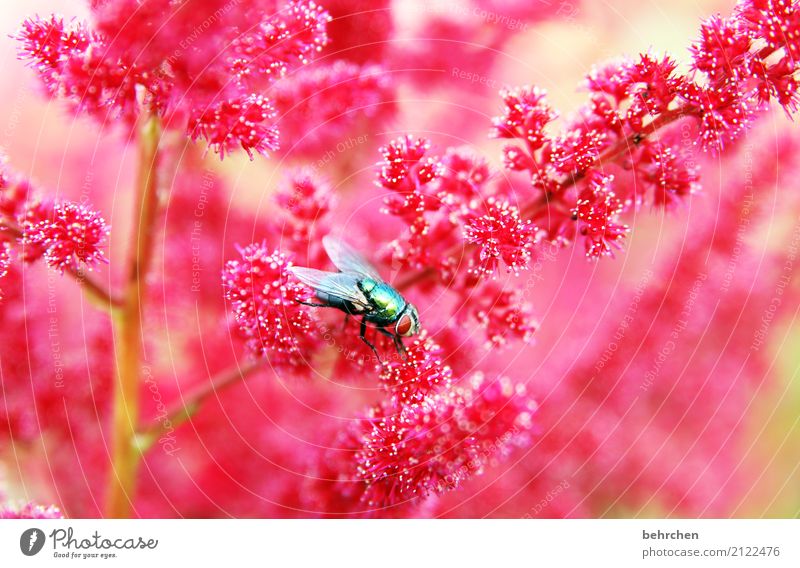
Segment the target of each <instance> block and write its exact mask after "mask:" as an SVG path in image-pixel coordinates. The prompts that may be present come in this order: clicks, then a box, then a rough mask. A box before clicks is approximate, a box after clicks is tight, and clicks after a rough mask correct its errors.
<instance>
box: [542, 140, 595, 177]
mask: <svg viewBox="0 0 800 568" xmlns="http://www.w3.org/2000/svg"><path fill="white" fill-rule="evenodd" d="M605 140H606V135H605V134H604V133H602V132H598V131H596V130H582V129H575V130H570V131H568V132H567V133H566V134H564V135H562V136H560V137H558V138H557V139H556V140H554V141H553V148H552V162H553V166H555V168H556V169H557V170H558V171H559V172H560V173H562V174H565V175H574V174H576V173H577V172H584V171H586V170H588V169H589V168H590V167H592V166H593V165H594V164H595V162H596V161H597V158H598V156H599V155H600V151H601V149H602V148H603V143H604V142H605Z"/></svg>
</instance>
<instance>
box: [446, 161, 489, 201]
mask: <svg viewBox="0 0 800 568" xmlns="http://www.w3.org/2000/svg"><path fill="white" fill-rule="evenodd" d="M490 177H491V172H490V170H489V163H488V162H487V161H486V159H485V158H483V157H482V156H479V155H478V154H476V153H475V152H474V151H472V150H470V149H469V148H448V149H447V152H445V154H444V156H442V159H441V173H440V174H439V177H438V184H439V185H438V187H437V196H438V197H439V199H440V200H441V201H442V202H443V203H448V204H451V205H454V204H455V203H457V202H461V203H464V204H466V205H469V204H470V202H471V201H472V200H474V199H485V197H486V195H484V193H485V185H486V182H488V181H489V178H490Z"/></svg>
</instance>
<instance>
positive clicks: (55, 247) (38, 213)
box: [23, 202, 110, 273]
mask: <svg viewBox="0 0 800 568" xmlns="http://www.w3.org/2000/svg"><path fill="white" fill-rule="evenodd" d="M109 231H110V228H109V227H108V225H107V224H106V222H105V220H104V219H103V218H102V217H101V216H100V214H99V213H97V212H96V211H92V210H90V209H88V208H86V207H84V206H83V205H77V204H75V203H69V202H62V203H57V204H56V205H55V206H53V208H52V210H50V209H49V208H48V207H45V206H42V205H39V206H33V207H32V208H31V209H30V210H29V213H28V215H27V216H26V217H25V221H24V223H23V234H24V236H23V246H25V247H31V248H32V251H28V250H26V255H25V260H27V261H32V260H35V259H36V258H37V257H38V253H39V251H41V253H42V254H43V255H44V260H45V262H46V263H47V264H48V266H50V267H51V268H54V269H55V270H57V271H58V272H61V273H63V272H64V270H67V269H73V270H77V269H79V268H80V267H81V265H83V266H85V267H86V268H87V269H88V270H91V269H92V268H93V267H94V266H95V265H96V264H97V263H99V262H108V261H107V260H106V258H105V255H104V254H103V250H102V249H103V245H104V244H105V240H106V237H107V236H108V233H109ZM33 251H36V252H33Z"/></svg>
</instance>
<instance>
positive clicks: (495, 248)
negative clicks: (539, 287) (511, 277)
mask: <svg viewBox="0 0 800 568" xmlns="http://www.w3.org/2000/svg"><path fill="white" fill-rule="evenodd" d="M486 204H487V208H486V209H487V210H486V213H484V214H482V215H475V216H473V217H472V218H471V219H469V220H468V221H467V224H466V226H465V227H464V238H465V239H466V240H467V242H470V243H473V244H476V245H478V246H479V247H480V265H479V268H477V269H476V270H477V271H478V272H480V273H483V274H493V273H494V272H495V271H496V270H497V267H498V265H499V264H500V261H501V260H502V261H503V262H504V263H505V264H506V266H507V267H508V269H509V270H510V271H513V272H514V273H517V272H519V271H520V270H524V269H526V268H527V266H528V262H530V259H531V255H532V249H533V245H534V244H535V243H536V236H537V230H536V227H534V225H533V224H532V223H531V222H530V221H527V220H523V219H521V218H520V216H519V210H518V209H517V208H516V207H514V206H513V205H509V204H508V203H507V202H505V201H497V200H495V199H494V198H493V197H490V198H489V199H488V200H487V202H486Z"/></svg>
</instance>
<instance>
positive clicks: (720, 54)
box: [690, 16, 752, 81]
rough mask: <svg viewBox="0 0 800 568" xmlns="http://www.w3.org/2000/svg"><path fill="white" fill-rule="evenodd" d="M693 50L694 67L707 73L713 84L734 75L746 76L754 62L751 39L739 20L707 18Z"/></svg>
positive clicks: (716, 17) (692, 47)
mask: <svg viewBox="0 0 800 568" xmlns="http://www.w3.org/2000/svg"><path fill="white" fill-rule="evenodd" d="M690 51H691V52H692V56H693V62H692V67H693V68H694V69H696V70H697V71H701V72H703V73H705V74H706V75H707V76H708V77H709V79H711V80H712V81H724V80H725V78H726V77H729V76H731V75H733V76H735V77H741V76H742V75H746V74H747V70H748V69H749V67H750V60H751V59H752V56H751V55H750V53H749V52H750V38H749V37H748V36H747V34H746V33H745V29H744V26H743V25H742V23H741V21H740V20H738V19H736V18H730V19H727V18H722V17H720V16H712V17H710V18H708V19H707V20H706V21H704V22H703V25H702V26H701V27H700V39H699V40H698V41H697V42H695V43H694V44H693V45H692V46H691V48H690ZM743 71H744V73H743Z"/></svg>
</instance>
